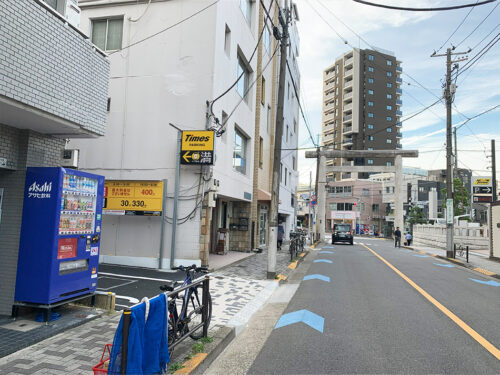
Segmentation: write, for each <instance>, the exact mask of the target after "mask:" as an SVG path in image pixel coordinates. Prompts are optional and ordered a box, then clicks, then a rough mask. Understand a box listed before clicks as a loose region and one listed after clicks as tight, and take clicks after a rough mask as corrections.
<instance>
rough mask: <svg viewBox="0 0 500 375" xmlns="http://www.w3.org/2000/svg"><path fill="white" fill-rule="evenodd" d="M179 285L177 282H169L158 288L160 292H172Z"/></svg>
mask: <svg viewBox="0 0 500 375" xmlns="http://www.w3.org/2000/svg"><path fill="white" fill-rule="evenodd" d="M178 285H179V283H178V282H177V281H173V282H169V283H166V284H164V285H161V286H160V290H163V291H164V292H172V291H173V290H174V289H175V287H176V286H178Z"/></svg>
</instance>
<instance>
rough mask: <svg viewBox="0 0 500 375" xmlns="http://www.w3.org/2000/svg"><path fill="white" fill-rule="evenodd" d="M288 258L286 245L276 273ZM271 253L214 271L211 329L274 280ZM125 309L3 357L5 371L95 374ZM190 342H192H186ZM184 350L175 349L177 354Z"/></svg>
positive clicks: (44, 374)
mask: <svg viewBox="0 0 500 375" xmlns="http://www.w3.org/2000/svg"><path fill="white" fill-rule="evenodd" d="M289 260H290V255H289V253H288V250H287V247H285V246H284V247H283V249H282V250H281V251H279V252H278V254H277V261H276V269H277V271H278V273H282V274H288V273H289V269H288V268H287V266H288V264H289ZM266 275H267V252H266V251H264V252H262V253H260V254H256V255H254V256H252V257H249V258H246V259H245V260H243V261H242V262H239V263H237V264H234V265H230V266H228V267H226V268H224V269H222V270H219V271H217V272H214V273H213V274H212V278H211V285H210V292H211V295H212V306H213V308H212V321H211V331H213V330H215V329H217V327H218V326H220V325H224V324H225V323H227V322H228V320H229V319H230V318H231V317H232V316H234V315H235V314H236V313H238V312H239V311H240V310H241V309H242V308H243V307H244V306H245V305H246V304H247V303H248V302H250V301H251V300H252V299H253V298H254V297H255V296H257V294H258V293H259V292H261V291H262V289H263V288H264V287H265V286H266V285H267V284H268V283H271V282H276V281H271V280H267V279H266ZM120 317H121V314H114V315H112V316H103V317H101V318H98V319H95V320H93V321H91V322H89V323H86V324H84V325H81V326H79V327H76V328H74V329H70V330H68V331H65V332H63V333H61V334H58V335H56V336H53V337H51V338H49V339H46V340H44V341H41V342H39V343H37V344H35V345H32V346H30V347H28V348H26V349H23V350H20V351H18V352H16V353H13V354H11V355H9V356H6V357H3V358H0V374H2V375H4V374H5V375H19V374H30V375H39V374H40V375H59V374H61V375H62V374H66V375H67V374H86V375H88V374H92V366H94V365H95V364H97V363H98V362H99V359H100V358H101V354H102V350H103V348H104V345H105V344H108V343H111V342H112V341H113V337H114V334H115V330H116V326H117V325H118V322H119V320H120ZM186 342H187V346H189V345H191V344H192V342H190V341H189V340H187V341H186ZM179 352H181V353H182V351H181V350H178V349H177V348H176V351H175V352H174V358H173V361H177V360H182V358H176V353H179Z"/></svg>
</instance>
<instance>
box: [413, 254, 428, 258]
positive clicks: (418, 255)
mask: <svg viewBox="0 0 500 375" xmlns="http://www.w3.org/2000/svg"><path fill="white" fill-rule="evenodd" d="M413 256H414V257H419V258H429V256H428V255H421V254H415V255H413Z"/></svg>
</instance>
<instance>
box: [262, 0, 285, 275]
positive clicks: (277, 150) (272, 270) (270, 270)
mask: <svg viewBox="0 0 500 375" xmlns="http://www.w3.org/2000/svg"><path fill="white" fill-rule="evenodd" d="M278 9H279V8H278ZM278 18H279V22H280V24H281V27H282V35H281V40H280V43H281V46H280V47H281V48H280V73H279V81H278V108H277V110H276V134H275V137H274V157H273V177H272V191H271V209H270V213H269V232H270V235H269V252H268V253H267V278H268V279H274V278H275V276H276V252H277V245H278V205H279V192H280V162H281V142H282V138H283V106H284V101H285V80H286V57H287V51H286V49H287V45H288V22H289V18H290V14H289V8H288V0H285V9H284V10H283V12H282V11H281V9H280V13H279V17H278Z"/></svg>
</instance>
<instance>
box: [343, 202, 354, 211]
mask: <svg viewBox="0 0 500 375" xmlns="http://www.w3.org/2000/svg"><path fill="white" fill-rule="evenodd" d="M353 207H354V208H355V207H356V206H354V205H353V204H352V203H344V211H352V210H353Z"/></svg>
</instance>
